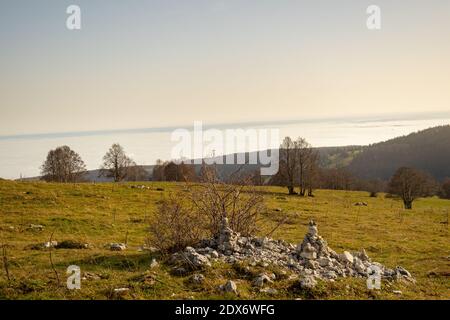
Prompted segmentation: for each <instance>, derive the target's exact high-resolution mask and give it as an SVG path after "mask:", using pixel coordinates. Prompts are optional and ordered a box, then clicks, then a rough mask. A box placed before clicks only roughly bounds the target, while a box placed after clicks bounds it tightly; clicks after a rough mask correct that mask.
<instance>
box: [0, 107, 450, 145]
mask: <svg viewBox="0 0 450 320" xmlns="http://www.w3.org/2000/svg"><path fill="white" fill-rule="evenodd" d="M424 116H425V117H424ZM443 117H448V118H450V112H448V111H437V112H426V113H425V112H417V113H409V114H405V113H401V114H390V115H386V114H382V115H371V116H361V115H360V116H357V115H355V116H351V117H346V118H345V117H323V118H306V119H284V120H275V121H268V120H261V121H246V122H229V123H217V124H207V125H206V124H203V128H204V129H210V128H222V129H225V128H237V127H250V126H264V125H266V126H275V125H289V124H296V123H298V124H301V123H320V122H334V123H339V122H353V123H366V122H384V121H408V120H433V119H438V118H443ZM186 127H190V126H186V125H184V126H182V125H180V126H162V127H147V128H125V129H104V130H86V131H67V132H48V133H25V134H12V135H0V140H3V141H5V140H22V139H54V138H67V137H88V136H101V135H112V134H139V133H151V132H170V131H173V130H176V129H179V128H186Z"/></svg>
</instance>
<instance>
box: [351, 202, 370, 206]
mask: <svg viewBox="0 0 450 320" xmlns="http://www.w3.org/2000/svg"><path fill="white" fill-rule="evenodd" d="M354 206H357V207H367V202H356V203H355V204H354Z"/></svg>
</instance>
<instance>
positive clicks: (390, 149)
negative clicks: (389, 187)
mask: <svg viewBox="0 0 450 320" xmlns="http://www.w3.org/2000/svg"><path fill="white" fill-rule="evenodd" d="M449 163H450V126H449V125H447V126H439V127H434V128H430V129H426V130H423V131H419V132H416V133H412V134H409V135H407V136H403V137H398V138H395V139H391V140H388V141H385V142H380V143H376V144H373V145H370V146H366V147H362V148H361V150H360V152H356V153H355V154H354V156H353V158H352V159H351V161H350V162H349V164H348V166H347V168H348V170H349V171H351V172H352V173H354V174H355V175H357V176H358V177H361V178H364V179H375V178H378V179H383V180H388V179H389V178H390V177H391V176H392V175H393V174H394V172H395V171H396V170H397V169H398V168H400V167H402V166H407V167H411V168H418V169H420V170H423V171H425V172H428V173H429V174H431V175H432V176H433V177H434V178H436V179H437V180H439V181H443V180H444V179H445V178H446V177H450V165H449Z"/></svg>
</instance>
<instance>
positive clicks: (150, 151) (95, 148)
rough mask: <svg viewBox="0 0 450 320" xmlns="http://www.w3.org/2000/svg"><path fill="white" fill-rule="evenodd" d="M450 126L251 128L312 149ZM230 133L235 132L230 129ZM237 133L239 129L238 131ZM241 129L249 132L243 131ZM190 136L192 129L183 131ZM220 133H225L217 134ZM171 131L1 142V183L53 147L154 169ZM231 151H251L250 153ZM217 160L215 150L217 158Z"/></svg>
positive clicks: (28, 169) (333, 123)
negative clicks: (120, 155)
mask: <svg viewBox="0 0 450 320" xmlns="http://www.w3.org/2000/svg"><path fill="white" fill-rule="evenodd" d="M445 124H450V118H441V119H439V118H437V119H426V120H420V119H415V120H410V119H409V120H374V119H372V120H359V121H358V120H351V121H344V120H323V121H309V122H308V121H305V122H300V121H299V122H297V123H294V122H290V123H281V124H278V125H277V124H271V125H262V124H259V125H252V126H251V128H256V129H264V128H268V129H272V128H277V129H279V137H280V139H282V138H283V137H284V136H291V137H297V136H301V137H304V138H306V139H307V140H308V141H309V142H310V143H311V144H312V145H313V146H316V147H324V146H345V145H366V144H371V143H375V142H380V141H384V140H388V139H391V138H394V137H397V136H401V135H406V134H409V133H411V132H415V131H418V130H423V129H426V128H429V127H433V126H437V125H445ZM232 128H233V129H235V128H236V126H233V127H232ZM238 128H239V127H238ZM242 128H243V129H246V128H248V127H246V126H243V127H242ZM186 129H188V130H192V127H186ZM217 129H219V130H222V131H223V130H225V129H226V127H224V126H221V127H220V128H217ZM172 131H173V130H172V129H171V130H169V129H161V130H160V131H150V132H149V131H146V132H140V131H139V130H136V131H120V132H108V133H105V132H104V133H90V134H85V133H84V134H83V133H80V134H76V133H75V134H71V135H70V136H66V135H61V136H59V135H50V136H45V135H43V136H42V135H37V136H32V135H27V136H17V137H14V136H9V137H1V136H0V177H2V178H7V179H16V178H19V177H20V176H21V175H22V177H34V176H37V175H39V171H40V170H39V168H40V166H41V164H42V162H43V161H44V160H45V158H46V155H47V152H48V151H49V150H50V149H53V148H55V147H57V146H61V145H68V146H70V147H71V148H72V149H73V150H75V151H76V152H78V153H79V154H80V155H81V157H82V158H83V160H84V162H85V163H86V166H87V168H88V169H96V168H98V167H99V166H100V165H101V162H102V157H103V155H104V154H105V153H106V151H107V150H108V148H109V147H110V146H111V144H113V143H120V144H121V145H122V146H123V147H124V148H125V151H126V152H127V153H128V154H129V155H130V156H131V157H132V158H133V159H134V160H135V161H136V162H137V163H138V164H142V165H150V164H154V163H155V161H156V160H157V159H163V160H169V159H170V158H171V151H172V148H173V147H174V146H175V145H176V144H177V142H176V141H171V134H172ZM245 149H246V150H243V149H242V150H236V151H238V152H243V151H255V150H248V148H245ZM219 154H221V152H220V150H217V153H216V155H219Z"/></svg>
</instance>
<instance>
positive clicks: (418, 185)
mask: <svg viewBox="0 0 450 320" xmlns="http://www.w3.org/2000/svg"><path fill="white" fill-rule="evenodd" d="M430 186H431V184H430V178H429V177H428V176H427V175H426V174H425V173H423V172H421V171H419V170H416V169H413V168H408V167H401V168H399V169H398V170H397V171H396V172H395V173H394V175H393V176H392V178H391V180H390V181H389V188H388V192H389V193H391V194H395V195H397V196H399V197H400V198H402V200H403V204H404V206H405V209H412V203H413V201H414V200H415V199H417V198H419V197H423V196H427V195H428V194H429V193H430Z"/></svg>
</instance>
